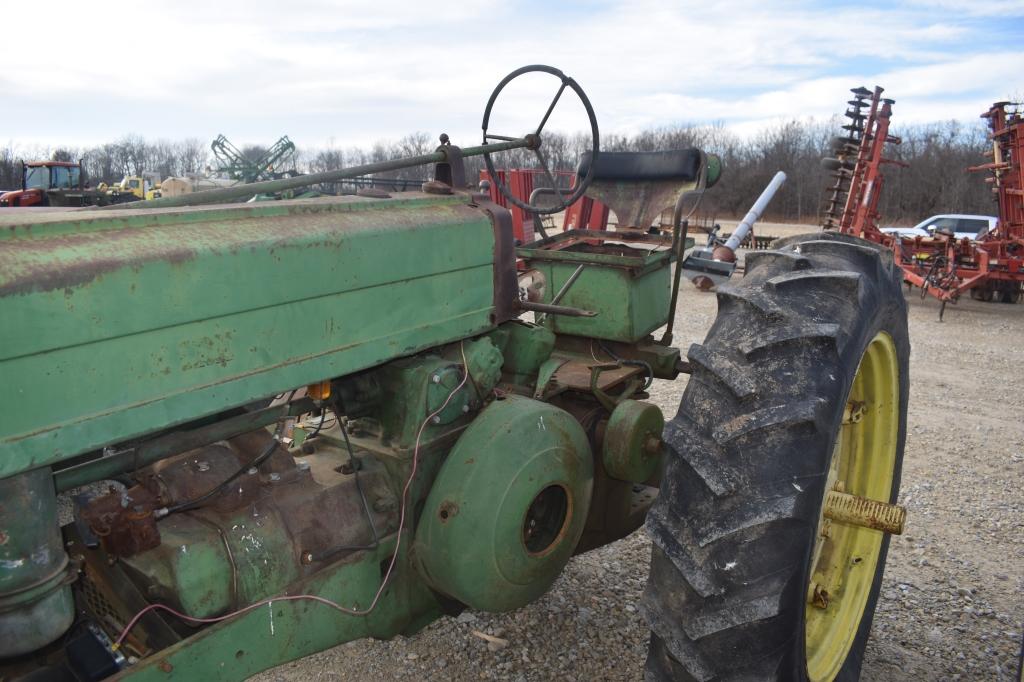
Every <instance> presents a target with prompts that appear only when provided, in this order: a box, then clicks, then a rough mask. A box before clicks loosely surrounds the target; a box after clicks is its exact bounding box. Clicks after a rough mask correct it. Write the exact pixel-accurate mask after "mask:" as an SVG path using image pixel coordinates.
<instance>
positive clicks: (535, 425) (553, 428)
mask: <svg viewBox="0 0 1024 682" xmlns="http://www.w3.org/2000/svg"><path fill="white" fill-rule="evenodd" d="M593 478H594V464H593V457H592V455H591V452H590V445H589V444H588V442H587V437H586V434H585V433H584V431H583V427H581V426H580V424H579V423H578V422H577V421H576V420H575V419H573V417H572V416H571V415H570V414H569V413H568V412H565V411H564V410H561V409H559V408H557V407H554V406H552V405H549V404H547V403H542V402H538V401H536V400H530V399H529V398H523V397H519V396H508V397H506V398H504V399H501V400H495V401H494V402H492V403H491V404H490V405H489V406H487V408H485V409H484V410H483V412H482V413H481V415H480V416H479V417H478V418H477V419H476V420H475V421H474V422H473V423H472V424H471V425H470V426H469V427H468V428H467V429H466V431H465V432H464V433H463V434H462V436H460V437H459V440H458V441H457V442H456V444H455V447H454V448H452V451H451V453H449V455H448V458H447V459H446V460H445V462H444V464H443V465H442V466H441V470H440V472H439V473H438V476H437V479H436V480H435V482H434V485H433V487H432V488H431V491H430V494H429V495H428V497H427V501H426V504H425V506H424V508H423V514H422V516H421V518H420V521H419V526H418V527H417V531H416V545H415V552H414V555H415V561H416V562H417V566H418V568H419V570H420V571H421V573H422V575H423V577H424V579H425V580H426V582H427V583H428V584H430V585H431V587H433V588H434V589H436V590H438V591H439V592H442V593H444V594H446V595H448V596H450V597H453V598H455V599H457V600H458V601H460V602H462V603H464V604H466V605H468V606H470V607H472V608H474V609H477V610H481V611H510V610H512V609H516V608H519V607H520V606H523V605H525V604H527V603H529V602H531V601H533V600H534V599H536V598H537V597H539V596H540V595H542V594H543V593H544V592H546V591H547V589H548V588H549V587H550V586H551V584H552V583H553V582H554V580H555V578H556V577H557V576H558V574H559V573H560V572H561V570H562V569H563V568H564V567H565V564H566V562H568V560H569V557H570V556H571V555H572V553H573V550H574V548H575V547H576V543H577V542H578V541H579V538H580V534H581V533H582V532H583V525H584V523H585V521H586V518H587V511H588V508H589V506H590V496H591V489H592V486H593Z"/></svg>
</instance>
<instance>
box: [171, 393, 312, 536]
mask: <svg viewBox="0 0 1024 682" xmlns="http://www.w3.org/2000/svg"><path fill="white" fill-rule="evenodd" d="M296 390H298V389H295V390H293V391H292V392H291V393H290V394H289V395H288V399H287V400H285V401H284V402H286V403H287V402H290V401H291V399H292V398H294V397H295V391H296ZM281 395H284V394H281ZM279 397H280V396H279ZM287 419H288V417H282V418H281V419H280V420H279V421H278V423H277V428H275V429H274V437H273V438H272V439H271V441H270V443H268V444H267V448H266V449H265V450H264V451H263V452H261V453H260V454H259V455H257V456H256V458H255V459H253V460H252V461H251V462H249V463H247V464H243V465H242V466H240V467H238V469H237V470H236V471H235V473H233V474H231V475H230V476H228V477H227V479H225V480H224V481H221V482H220V483H218V484H217V485H216V486H215V487H214V488H212V489H211V490H208V491H207V492H205V493H203V494H202V495H200V496H199V497H193V498H192V499H191V500H185V501H184V502H179V503H178V504H176V505H173V506H171V507H166V508H165V509H163V510H158V518H163V517H164V516H167V515H168V514H174V513H175V512H180V511H186V510H188V509H191V508H193V507H196V506H198V505H200V504H202V503H203V502H206V501H207V500H209V499H210V498H211V497H213V496H214V495H217V494H218V493H219V492H220V491H221V490H223V489H224V488H226V487H227V486H228V485H229V484H230V483H231V482H232V481H234V480H236V479H237V478H238V477H239V476H241V475H242V474H244V473H245V472H246V471H249V470H250V469H254V468H257V467H259V466H260V465H261V464H263V463H264V462H265V461H267V460H268V459H270V456H271V455H272V454H274V450H276V449H277V446H278V445H279V444H280V442H281V436H282V435H283V434H284V424H285V421H286V420H287ZM160 512H162V513H160Z"/></svg>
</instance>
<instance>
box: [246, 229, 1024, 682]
mask: <svg viewBox="0 0 1024 682" xmlns="http://www.w3.org/2000/svg"><path fill="white" fill-rule="evenodd" d="M802 231H807V228H788V227H783V226H767V227H766V228H765V229H764V233H765V234H773V235H780V236H785V235H786V234H789V233H792V232H802ZM917 293H918V292H917V291H915V292H914V293H913V294H912V295H911V296H909V297H908V301H909V306H910V335H911V342H912V344H913V354H912V357H911V390H912V394H911V399H910V414H909V430H908V434H907V447H906V458H905V462H904V469H903V490H902V493H901V502H902V503H903V504H905V505H906V506H907V508H908V510H909V518H908V524H907V532H906V534H905V535H903V536H899V537H894V538H893V542H892V548H891V550H890V554H889V562H888V566H887V568H886V573H885V581H884V583H883V586H882V596H881V600H880V602H879V607H878V611H877V613H876V616H875V623H874V628H873V631H872V636H871V640H870V641H869V643H868V649H867V656H866V661H865V663H864V670H863V675H862V679H863V680H865V681H866V682H876V681H877V682H882V681H885V682H889V681H896V680H908V679H913V680H957V679H961V680H997V681H1001V680H1007V681H1008V680H1011V679H1016V678H1014V677H1013V676H1014V675H1015V674H1016V660H1017V652H1018V651H1019V647H1020V641H1021V619H1022V616H1024V496H1022V494H1021V490H1022V488H1024V485H1022V483H1024V424H1022V422H1021V419H1020V415H1021V413H1022V411H1024V398H1022V395H1021V390H1020V389H1021V384H1020V381H1019V379H1013V378H1012V377H1013V376H1014V375H1015V374H1014V372H1016V371H1017V370H1014V369H1013V368H1014V367H1019V366H1020V365H1021V364H1022V363H1024V347H1022V345H1021V343H1020V339H1021V338H1022V336H1024V305H1014V306H1011V305H1005V304H996V303H981V302H977V301H971V300H964V301H961V303H960V304H959V305H957V306H955V307H951V308H948V309H947V311H946V316H945V320H946V321H945V322H943V323H940V322H938V304H937V303H936V302H935V301H934V300H933V299H930V298H929V299H927V300H924V301H922V300H921V299H920V298H919V296H918V295H917ZM715 308H716V306H715V297H714V295H711V294H702V293H699V292H697V291H696V290H695V289H693V288H692V287H688V286H684V287H683V289H682V293H681V296H680V302H679V314H678V318H677V319H678V321H677V325H676V340H677V343H678V345H679V346H680V347H682V348H687V347H688V346H689V344H690V343H693V342H699V341H701V340H702V339H703V337H704V334H705V332H706V330H707V328H708V327H709V326H710V325H711V323H712V321H713V320H714V315H715ZM684 385H685V379H680V380H679V381H677V382H663V381H659V382H657V384H656V385H655V386H654V387H653V388H652V400H653V401H654V402H656V403H657V404H658V405H659V406H660V407H661V408H662V410H663V411H665V413H666V414H667V415H671V414H674V413H675V410H676V408H677V406H678V402H679V396H680V394H681V392H682V388H683V386H684ZM649 555H650V541H649V540H648V539H647V537H646V535H645V534H644V533H643V531H642V530H641V531H638V532H636V533H634V534H633V535H631V536H630V537H628V538H625V539H624V540H621V541H619V542H616V543H614V544H612V545H608V546H606V547H602V548H600V549H597V550H595V551H592V552H590V553H588V554H586V555H583V556H579V557H575V558H574V559H573V560H572V561H571V562H570V563H569V566H568V568H567V569H566V571H565V572H564V574H563V575H562V576H561V577H560V578H559V579H558V581H557V582H556V583H555V585H554V587H553V588H552V589H551V591H550V592H548V594H546V595H545V596H544V597H543V598H541V599H540V600H539V601H537V602H536V603H534V604H531V605H529V606H527V607H526V608H523V609H520V610H518V611H515V612H513V613H508V614H502V615H494V614H487V613H475V612H466V613H463V614H462V615H461V616H459V617H458V618H445V619H442V620H440V621H438V622H436V623H434V624H432V625H431V626H429V627H427V628H426V629H425V630H424V631H422V632H421V633H420V634H418V635H416V636H415V637H411V638H402V637H399V638H397V639H394V640H391V641H373V640H367V641H358V642H352V643H349V644H344V645H341V646H338V647H335V648H333V649H330V650H328V651H324V652H321V653H319V654H315V655H313V656H309V657H307V658H304V659H302V660H299V661H296V662H293V663H289V664H285V665H283V666H280V667H278V668H275V669H273V670H269V671H267V672H265V673H262V674H260V675H258V676H256V677H255V678H253V679H254V680H258V681H260V682H284V681H289V682H290V681H292V680H325V681H326V680H392V679H407V678H419V679H427V680H490V679H495V680H524V681H525V680H555V679H558V680H567V679H571V680H595V679H600V680H640V679H642V677H643V675H642V671H643V662H644V658H645V657H646V651H647V636H648V635H647V628H646V625H645V624H644V622H643V619H642V618H641V616H640V614H639V612H638V610H637V604H638V602H639V600H640V595H641V593H642V591H643V588H644V583H645V581H646V579H647V565H648V561H649ZM474 632H476V633H483V634H487V635H492V636H494V637H498V638H500V639H501V640H502V641H503V642H507V643H502V642H498V643H489V642H488V641H486V640H485V639H483V638H481V637H480V636H478V635H477V634H474Z"/></svg>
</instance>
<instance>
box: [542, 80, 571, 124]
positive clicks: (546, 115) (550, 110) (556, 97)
mask: <svg viewBox="0 0 1024 682" xmlns="http://www.w3.org/2000/svg"><path fill="white" fill-rule="evenodd" d="M563 92H565V81H562V87H560V88H558V92H556V93H555V98H554V99H553V100H551V105H550V106H549V107H548V110H547V112H545V114H544V118H542V119H541V120H540V125H539V126H537V135H540V131H542V130H544V125H545V124H546V123H547V122H548V118H550V117H551V112H552V111H554V110H555V105H556V104H558V98H559V97H561V96H562V93H563Z"/></svg>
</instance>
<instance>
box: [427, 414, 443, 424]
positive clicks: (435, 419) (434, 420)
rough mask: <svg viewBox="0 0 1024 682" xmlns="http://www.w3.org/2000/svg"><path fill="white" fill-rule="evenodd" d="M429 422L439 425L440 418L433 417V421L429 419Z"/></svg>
mask: <svg viewBox="0 0 1024 682" xmlns="http://www.w3.org/2000/svg"><path fill="white" fill-rule="evenodd" d="M430 421H431V422H432V423H434V424H440V423H441V417H439V416H437V415H434V418H433V419H431V420H430Z"/></svg>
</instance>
